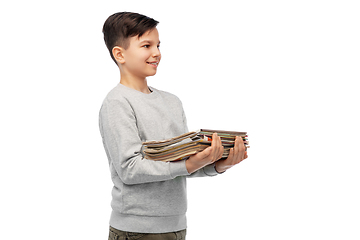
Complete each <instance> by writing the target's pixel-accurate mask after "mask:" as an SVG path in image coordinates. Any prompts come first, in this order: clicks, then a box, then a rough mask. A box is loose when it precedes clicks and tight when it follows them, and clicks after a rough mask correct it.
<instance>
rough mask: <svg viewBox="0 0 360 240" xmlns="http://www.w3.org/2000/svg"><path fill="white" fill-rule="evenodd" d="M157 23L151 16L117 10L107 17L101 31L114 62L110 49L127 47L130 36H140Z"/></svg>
mask: <svg viewBox="0 0 360 240" xmlns="http://www.w3.org/2000/svg"><path fill="white" fill-rule="evenodd" d="M158 23H159V22H158V21H156V20H154V19H152V18H149V17H147V16H144V15H141V14H139V13H132V12H118V13H115V14H113V15H111V16H110V17H108V19H106V21H105V23H104V26H103V29H102V32H103V34H104V40H105V44H106V47H107V48H108V49H109V52H110V56H111V58H112V59H113V60H114V62H115V63H116V60H115V58H114V56H113V54H112V49H113V48H114V47H115V46H120V47H123V48H124V49H127V48H128V47H129V38H130V37H134V36H138V37H141V36H142V35H143V34H144V33H146V32H147V31H150V30H151V29H154V28H155V27H156V26H157V24H158Z"/></svg>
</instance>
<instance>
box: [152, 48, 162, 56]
mask: <svg viewBox="0 0 360 240" xmlns="http://www.w3.org/2000/svg"><path fill="white" fill-rule="evenodd" d="M160 55H161V53H160V50H159V49H156V50H155V51H154V53H153V55H152V56H153V57H159V56H160Z"/></svg>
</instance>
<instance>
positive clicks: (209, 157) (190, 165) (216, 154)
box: [185, 133, 224, 174]
mask: <svg viewBox="0 0 360 240" xmlns="http://www.w3.org/2000/svg"><path fill="white" fill-rule="evenodd" d="M223 152H224V147H223V146H222V144H221V140H220V137H219V136H218V135H217V133H214V134H213V135H212V142H211V147H208V148H206V149H205V150H204V151H202V152H199V153H197V154H195V155H193V156H191V157H190V158H189V159H188V160H186V162H185V164H186V168H187V170H188V172H189V173H190V174H191V173H193V172H195V171H197V170H199V169H200V168H202V167H205V166H207V165H209V164H211V163H214V162H215V161H217V160H219V159H220V158H221V157H222V155H223Z"/></svg>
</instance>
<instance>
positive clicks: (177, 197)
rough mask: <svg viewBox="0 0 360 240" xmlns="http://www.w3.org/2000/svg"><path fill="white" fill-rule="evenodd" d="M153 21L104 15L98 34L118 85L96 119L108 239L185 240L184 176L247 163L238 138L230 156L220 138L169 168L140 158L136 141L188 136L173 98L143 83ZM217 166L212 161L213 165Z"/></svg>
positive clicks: (151, 62)
mask: <svg viewBox="0 0 360 240" xmlns="http://www.w3.org/2000/svg"><path fill="white" fill-rule="evenodd" d="M157 24H158V22H157V21H155V20H154V19H152V18H149V17H146V16H143V15H140V14H137V13H129V12H120V13H116V14H113V15H111V16H110V17H109V18H108V19H107V20H106V21H105V23H104V26H103V33H104V40H105V44H106V46H107V48H108V49H109V52H110V55H111V58H112V59H113V60H114V62H115V63H116V65H117V66H118V67H119V69H120V83H119V84H118V85H117V86H116V87H115V88H114V89H112V90H111V91H110V92H109V94H108V95H107V97H106V98H105V100H104V102H103V104H102V107H101V110H100V115H99V126H100V132H101V136H102V139H103V144H104V148H105V151H106V154H107V157H108V161H109V165H110V172H111V178H112V181H113V183H114V187H113V190H112V202H111V206H112V214H111V217H110V233H109V239H138V238H140V237H141V239H144V240H145V239H157V240H161V239H185V235H186V216H185V214H186V207H187V206H186V205H187V199H186V176H199V177H200V176H215V175H217V174H218V173H221V172H224V171H225V170H227V169H229V168H230V167H232V166H234V165H235V164H237V163H239V162H240V161H242V160H243V159H245V158H246V157H247V154H246V152H245V147H244V143H243V140H242V138H241V137H240V138H238V139H237V140H236V143H235V147H234V149H232V150H231V153H230V156H229V157H228V158H227V159H225V160H219V159H220V158H221V156H222V153H223V147H222V145H221V141H220V138H219V137H218V136H217V134H214V136H213V142H212V145H211V147H209V148H207V149H205V150H204V151H202V152H200V153H198V154H196V155H194V156H191V157H189V158H188V159H187V160H181V161H175V162H161V161H151V160H147V159H145V158H144V157H143V154H142V142H143V141H147V140H163V139H168V138H172V137H175V136H178V135H180V134H183V133H186V132H188V128H187V125H186V117H185V114H184V111H183V108H182V104H181V102H180V100H179V99H178V98H177V97H176V96H174V95H172V94H170V93H167V92H164V91H160V90H157V89H155V88H153V87H149V86H148V85H147V79H146V77H148V76H153V75H155V73H156V71H157V68H158V65H159V63H160V60H161V54H160V50H159V46H160V40H159V33H158V30H157V29H156V26H157ZM217 160H218V161H217Z"/></svg>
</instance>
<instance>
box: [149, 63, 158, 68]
mask: <svg viewBox="0 0 360 240" xmlns="http://www.w3.org/2000/svg"><path fill="white" fill-rule="evenodd" d="M147 64H149V65H151V66H153V67H157V66H158V65H159V62H147Z"/></svg>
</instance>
